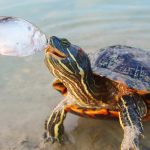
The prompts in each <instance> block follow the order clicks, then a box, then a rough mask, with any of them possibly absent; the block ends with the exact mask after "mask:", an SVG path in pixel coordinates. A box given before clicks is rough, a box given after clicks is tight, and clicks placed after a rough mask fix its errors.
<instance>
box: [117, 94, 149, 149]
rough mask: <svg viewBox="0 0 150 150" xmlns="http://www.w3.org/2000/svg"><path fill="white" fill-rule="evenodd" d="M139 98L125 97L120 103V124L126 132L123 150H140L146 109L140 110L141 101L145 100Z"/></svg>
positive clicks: (135, 96) (134, 96)
mask: <svg viewBox="0 0 150 150" xmlns="http://www.w3.org/2000/svg"><path fill="white" fill-rule="evenodd" d="M136 98H137V100H136ZM138 98H139V97H138V96H137V95H125V96H123V97H122V98H121V99H120V101H119V102H118V104H119V108H120V114H119V119H120V124H121V126H122V128H123V130H124V138H123V141H122V144H121V150H139V149H140V138H141V135H142V133H143V126H142V123H141V117H142V115H143V109H144V107H143V109H141V108H140V105H139V101H141V102H143V100H142V99H141V100H139V99H138ZM137 102H138V103H137ZM145 112H146V110H145Z"/></svg>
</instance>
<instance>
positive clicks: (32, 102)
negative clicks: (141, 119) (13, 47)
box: [0, 0, 150, 150]
mask: <svg viewBox="0 0 150 150" xmlns="http://www.w3.org/2000/svg"><path fill="white" fill-rule="evenodd" d="M0 5H1V7H0V15H3V16H6V15H7V16H10V15H11V16H17V17H21V18H24V19H26V20H28V21H30V22H33V23H34V24H36V25H37V26H39V27H40V28H41V29H42V30H43V31H44V32H45V33H46V34H47V35H48V36H51V35H56V36H59V37H65V38H68V39H69V40H70V41H71V42H72V43H75V44H77V45H80V46H81V47H83V49H85V50H86V51H87V52H90V51H94V50H96V49H99V48H102V47H105V46H110V45H113V44H123V45H131V46H134V47H139V48H142V49H146V50H150V43H149V39H150V34H149V33H150V23H149V22H150V15H149V14H150V8H149V7H150V1H149V0H142V1H141V0H134V1H131V0H126V1H120V0H107V1H106V0H88V1H84V0H83V1H81V0H76V1H73V0H72V1H71V0H70V1H68V0H32V1H31V0H26V1H24V2H22V1H20V0H15V1H12V0H5V1H0ZM43 59H44V57H43V54H41V53H40V54H37V55H34V56H30V57H27V58H22V59H20V58H10V57H4V56H0V68H1V70H0V114H1V115H0V122H1V128H0V139H1V140H0V149H17V150H20V149H30V150H32V149H40V148H39V143H41V138H40V137H41V135H42V132H43V122H44V120H45V119H46V116H47V115H48V114H49V113H50V111H52V109H53V108H54V107H55V106H56V104H57V103H58V102H59V101H60V100H61V99H62V96H60V95H59V94H58V93H57V92H56V91H55V90H53V89H52V88H51V86H50V82H51V81H52V80H53V77H52V76H51V75H50V73H49V72H48V71H47V70H46V67H45V65H44V64H43ZM65 127H66V134H67V136H68V138H69V140H68V143H67V144H66V145H65V146H64V147H63V148H62V146H60V145H59V144H54V145H47V147H48V148H49V149H50V150H56V149H66V150H70V148H71V149H75V150H76V149H77V150H88V148H89V149H93V150H99V149H104V150H109V149H110V150H114V149H119V145H120V142H121V138H122V130H121V128H120V126H119V123H118V122H116V121H110V120H107V121H103V120H102V121H101V120H92V119H84V118H82V119H81V118H80V119H79V118H78V117H75V116H73V115H69V117H67V120H66V121H65ZM144 127H145V139H144V140H143V142H142V143H143V145H145V146H147V147H150V143H149V139H150V136H149V130H150V128H149V123H145V124H144ZM147 147H145V150H146V149H148V148H147ZM48 148H47V149H48ZM45 149H46V148H45Z"/></svg>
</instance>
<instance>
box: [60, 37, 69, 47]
mask: <svg viewBox="0 0 150 150" xmlns="http://www.w3.org/2000/svg"><path fill="white" fill-rule="evenodd" d="M61 44H62V46H63V47H65V48H67V47H70V42H69V41H68V40H67V39H61Z"/></svg>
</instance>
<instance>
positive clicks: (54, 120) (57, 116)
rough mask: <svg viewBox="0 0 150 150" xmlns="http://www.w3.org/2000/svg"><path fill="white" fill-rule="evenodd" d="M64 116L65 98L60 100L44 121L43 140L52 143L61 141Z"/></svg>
mask: <svg viewBox="0 0 150 150" xmlns="http://www.w3.org/2000/svg"><path fill="white" fill-rule="evenodd" d="M65 117H66V111H65V100H64V101H61V102H60V103H59V104H58V105H57V106H56V107H55V109H54V110H53V111H52V113H51V115H50V116H49V118H48V120H46V122H45V130H46V132H45V133H44V138H45V142H48V141H51V142H52V143H54V142H55V141H58V142H59V143H61V142H62V141H63V134H64V126H63V121H64V119H65Z"/></svg>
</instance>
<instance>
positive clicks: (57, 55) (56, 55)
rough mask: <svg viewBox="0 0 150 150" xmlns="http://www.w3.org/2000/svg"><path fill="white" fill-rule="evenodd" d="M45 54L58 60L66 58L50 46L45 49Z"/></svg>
mask: <svg viewBox="0 0 150 150" xmlns="http://www.w3.org/2000/svg"><path fill="white" fill-rule="evenodd" d="M45 53H46V54H48V55H50V56H52V57H54V58H56V59H59V60H60V59H65V58H66V57H67V56H66V55H65V54H64V53H63V52H61V51H59V50H58V49H57V48H55V47H53V46H52V45H51V44H50V45H49V46H48V47H47V48H46V50H45Z"/></svg>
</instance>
